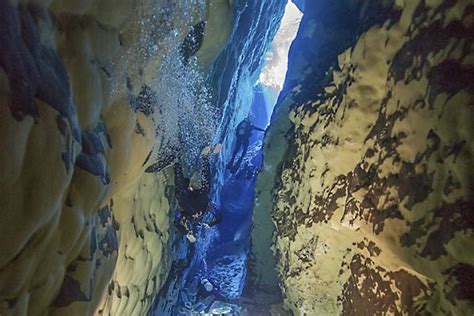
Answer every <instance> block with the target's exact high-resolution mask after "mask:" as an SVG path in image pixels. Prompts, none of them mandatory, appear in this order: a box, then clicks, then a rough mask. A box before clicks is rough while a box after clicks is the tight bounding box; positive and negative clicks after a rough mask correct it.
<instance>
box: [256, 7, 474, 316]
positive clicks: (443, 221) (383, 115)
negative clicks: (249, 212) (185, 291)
mask: <svg viewBox="0 0 474 316" xmlns="http://www.w3.org/2000/svg"><path fill="white" fill-rule="evenodd" d="M299 4H300V7H303V3H302V2H301V1H299ZM473 23H474V5H473V3H472V1H465V0H451V1H439V0H429V1H422V0H413V1H412V0H410V1H404V0H396V1H370V0H369V1H354V0H338V1H331V2H328V1H319V0H316V1H305V3H304V16H303V20H302V23H301V26H300V30H299V32H298V35H297V38H296V40H295V41H294V43H293V46H292V48H291V50H290V63H289V73H288V75H287V80H286V83H285V87H284V90H283V93H282V94H281V95H280V98H279V100H278V104H277V106H276V109H275V113H274V114H273V117H272V124H271V127H270V130H269V131H268V132H267V135H266V138H265V165H264V168H263V170H262V172H261V174H260V175H259V178H258V181H257V189H256V190H257V198H256V201H255V209H254V221H255V228H254V231H253V240H254V243H256V242H258V241H259V240H263V239H265V238H267V239H268V240H272V239H271V237H273V243H272V244H271V245H270V244H269V245H268V247H267V249H264V250H262V249H261V247H260V248H257V249H255V248H254V250H253V254H252V255H253V257H256V258H260V260H259V261H258V262H257V265H256V267H254V273H260V275H261V276H262V277H264V276H265V269H269V268H270V267H269V266H268V265H265V262H268V260H267V259H266V258H268V255H269V253H270V249H273V251H274V253H275V255H276V259H277V262H278V264H277V271H278V275H279V278H280V286H281V288H282V291H283V295H284V300H285V305H286V307H287V308H289V309H291V310H292V311H293V312H294V313H295V314H296V315H323V314H324V315H334V314H344V315H385V314H387V313H388V314H393V315H401V314H410V315H415V314H416V315H420V314H421V315H424V314H434V315H439V314H443V315H468V314H472V313H473V311H474V306H473V304H474V286H473V284H474V255H473V253H472V251H471V249H472V247H473V245H474V237H473V236H474V234H473V229H474V216H473V214H472V212H473V209H474V203H473V176H474V168H473V167H472V166H473V160H472V156H473V150H474V142H473V140H472V139H473V134H474V125H473V124H472V122H473V119H474V108H473V97H472V94H473V82H474V73H473V72H474V69H473V63H474V55H473V46H472V45H473V33H472V29H473ZM270 219H271V220H272V222H273V224H274V232H273V236H271V234H272V233H271V232H270V233H269V232H266V231H265V229H266V228H265V227H268V225H267V224H266V222H268V221H269V220H270Z"/></svg>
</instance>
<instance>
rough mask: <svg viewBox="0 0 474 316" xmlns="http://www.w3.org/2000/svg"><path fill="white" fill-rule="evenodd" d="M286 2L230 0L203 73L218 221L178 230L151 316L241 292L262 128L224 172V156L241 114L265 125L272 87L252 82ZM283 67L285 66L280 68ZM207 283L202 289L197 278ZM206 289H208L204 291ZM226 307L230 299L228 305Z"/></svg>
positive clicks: (190, 310) (217, 302)
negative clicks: (231, 7) (231, 17)
mask: <svg viewBox="0 0 474 316" xmlns="http://www.w3.org/2000/svg"><path fill="white" fill-rule="evenodd" d="M286 3H287V1H286V0H281V1H273V2H271V3H268V2H264V1H250V0H237V1H236V15H235V21H234V29H233V32H232V34H231V39H230V40H229V45H228V46H227V47H226V48H225V49H224V51H223V52H222V54H221V56H220V57H219V58H218V60H217V61H216V63H215V66H214V70H213V73H212V74H211V76H210V82H211V86H212V87H213V88H214V89H215V91H214V102H215V104H216V107H218V108H219V109H220V113H221V116H220V118H219V120H218V123H217V126H218V130H217V134H216V137H215V139H214V142H215V143H221V144H222V150H221V152H220V153H219V154H218V155H217V156H215V157H213V158H212V159H211V163H212V167H213V168H212V169H213V178H212V186H211V193H210V199H211V200H212V201H214V202H215V203H216V205H217V206H218V211H217V212H218V213H219V214H220V215H221V216H222V220H221V222H220V223H219V224H218V225H216V226H213V227H210V228H206V227H204V226H203V225H197V226H196V227H195V230H194V235H195V237H196V239H197V240H196V243H194V244H190V243H189V242H188V241H187V240H186V238H185V237H184V236H181V239H179V240H177V241H175V246H174V247H175V250H176V251H177V253H176V254H175V262H174V264H173V268H172V271H171V273H170V277H169V279H168V282H167V284H166V285H165V288H164V289H163V290H162V293H161V296H160V299H159V303H158V306H157V309H156V310H155V314H156V315H193V314H199V313H201V312H202V311H204V310H210V309H215V310H221V311H224V310H226V309H228V308H230V307H229V306H226V305H225V304H223V303H222V302H227V303H232V302H234V300H235V299H238V298H239V297H240V296H241V294H242V291H243V287H244V282H245V278H246V274H247V258H248V252H249V247H250V240H249V239H250V233H251V224H252V208H253V202H254V198H255V193H254V186H255V181H256V176H257V174H258V171H259V170H260V168H261V167H262V161H263V156H262V140H263V137H264V133H263V132H259V131H254V132H253V133H252V136H251V138H250V141H249V144H250V145H249V149H248V151H247V154H246V155H245V158H244V159H243V161H242V163H241V165H240V168H238V170H237V171H236V172H235V173H231V172H230V171H229V170H228V169H227V168H226V165H227V163H228V162H229V161H230V160H231V156H232V153H233V150H234V145H235V138H236V137H235V128H236V126H237V125H238V123H239V122H240V121H241V120H243V119H244V118H245V117H247V116H249V117H250V119H251V121H252V124H253V125H254V126H257V127H260V128H266V127H267V126H268V125H269V122H270V117H271V113H272V111H273V106H274V104H275V102H276V98H277V96H278V92H279V91H276V90H275V89H274V88H273V87H269V86H265V85H263V84H259V83H258V82H259V77H260V74H261V71H262V68H263V66H264V59H265V53H266V51H267V50H268V49H269V47H270V44H271V41H272V39H273V37H274V35H275V33H276V30H277V29H278V26H279V23H280V20H281V18H282V15H283V8H284V7H285V5H286ZM285 71H286V68H285ZM207 282H209V283H210V284H212V286H211V287H212V289H211V287H209V286H208V288H207V289H206V288H205V286H204V284H207ZM209 289H210V290H209ZM231 308H232V309H233V310H234V311H235V310H237V309H238V307H237V306H233V307H231Z"/></svg>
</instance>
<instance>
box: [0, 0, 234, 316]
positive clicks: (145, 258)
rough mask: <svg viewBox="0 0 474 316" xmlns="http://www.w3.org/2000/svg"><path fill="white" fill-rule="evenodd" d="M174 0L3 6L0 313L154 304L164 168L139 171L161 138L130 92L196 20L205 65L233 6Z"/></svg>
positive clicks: (163, 252) (166, 229)
mask: <svg viewBox="0 0 474 316" xmlns="http://www.w3.org/2000/svg"><path fill="white" fill-rule="evenodd" d="M183 6H184V2H183V3H180V4H176V3H175V4H170V3H169V1H160V0H146V1H140V2H139V3H138V2H137V1H129V0H120V1H116V0H106V1H87V0H86V1H69V0H65V1H62V0H57V1H42V0H40V1H21V2H20V3H18V1H8V0H2V1H0V148H1V150H2V152H1V153H0V190H1V192H2V194H1V196H0V232H1V234H2V237H1V238H0V315H44V314H50V315H87V314H92V313H94V312H99V313H102V314H106V315H108V314H109V313H111V314H114V315H143V314H145V313H146V312H147V310H148V309H149V308H150V306H151V304H152V301H153V299H154V297H155V296H156V294H157V293H158V291H159V289H160V288H161V286H162V285H163V283H164V281H165V279H166V276H167V273H168V271H169V265H170V259H171V256H170V255H169V254H168V252H169V251H170V247H169V242H170V239H171V238H172V236H171V231H170V225H169V221H170V214H171V213H170V202H169V200H168V197H169V194H168V191H170V190H168V189H167V188H168V186H170V185H173V177H172V173H170V172H169V171H166V170H162V171H160V172H154V173H145V170H146V169H147V168H148V167H149V166H150V165H152V164H153V163H155V161H156V160H157V159H158V158H159V157H157V153H156V148H158V147H159V143H158V140H159V137H158V136H159V135H156V126H155V124H154V123H155V122H154V120H153V119H152V116H153V113H152V112H153V111H150V109H149V108H147V107H146V106H145V105H146V104H144V103H143V102H141V100H140V98H139V95H140V92H141V91H142V90H143V89H144V88H145V87H147V89H153V87H154V83H155V82H156V78H155V76H156V74H157V73H158V69H159V67H160V61H161V60H162V57H163V56H164V55H166V54H173V53H175V51H173V50H172V48H173V47H176V46H179V43H180V41H182V40H183V39H184V38H185V36H186V34H187V33H188V31H189V28H190V27H191V26H192V25H195V24H197V23H199V22H201V21H206V25H207V26H208V28H207V27H206V29H205V30H204V36H203V39H202V40H203V43H202V46H203V49H201V50H199V51H198V53H199V54H200V55H201V56H203V57H202V60H200V62H201V63H202V64H203V66H207V64H209V63H211V62H212V60H213V58H215V56H216V55H217V54H218V53H219V51H220V48H221V47H222V45H224V43H225V39H226V36H227V32H228V29H229V28H230V26H229V24H230V23H231V22H232V18H231V13H230V9H229V8H230V4H229V2H228V1H224V0H210V1H207V3H206V1H199V0H196V1H189V2H186V7H183ZM183 14H186V16H185V17H183ZM176 58H179V56H176ZM150 87H151V88H150ZM155 116H156V115H155Z"/></svg>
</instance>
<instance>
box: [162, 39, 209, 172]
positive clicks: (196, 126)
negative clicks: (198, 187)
mask: <svg viewBox="0 0 474 316" xmlns="http://www.w3.org/2000/svg"><path fill="white" fill-rule="evenodd" d="M179 54H180V50H179V47H175V48H173V50H172V53H171V54H169V55H167V56H165V57H164V58H163V60H162V63H161V67H160V72H159V74H158V76H157V82H156V85H155V86H154V89H156V92H157V100H156V101H157V106H158V108H157V109H158V111H156V110H155V112H154V115H153V119H154V122H155V124H156V129H157V135H158V136H159V137H160V141H159V144H160V145H159V148H158V149H159V151H158V152H159V154H160V155H164V156H172V155H178V156H179V159H180V162H181V164H182V168H183V172H184V174H185V176H187V177H190V176H191V175H192V172H193V171H195V170H199V169H200V167H201V166H199V162H200V159H199V157H200V155H201V151H202V150H203V148H204V147H206V146H209V145H210V144H211V142H212V139H213V138H214V135H215V131H216V121H217V110H216V107H215V105H214V104H213V102H212V97H211V92H210V89H209V87H208V84H207V81H206V78H205V76H204V75H203V74H202V72H201V71H200V70H199V66H198V65H197V62H196V59H195V58H191V59H190V60H189V63H187V64H184V63H183V61H182V59H181V58H179Z"/></svg>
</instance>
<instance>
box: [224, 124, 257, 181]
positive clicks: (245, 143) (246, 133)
mask: <svg viewBox="0 0 474 316" xmlns="http://www.w3.org/2000/svg"><path fill="white" fill-rule="evenodd" d="M253 130H257V131H262V132H265V130H264V129H262V128H259V127H256V126H253V125H252V123H251V122H250V119H249V118H248V117H246V118H245V119H244V120H243V121H242V122H240V123H239V125H237V128H236V130H235V137H236V142H235V148H234V152H233V154H232V159H231V160H230V161H229V163H228V164H227V169H229V170H230V172H232V173H236V172H237V170H239V167H240V164H241V163H242V160H243V159H244V157H245V154H246V153H247V150H248V148H249V140H250V136H252V131H253ZM240 148H242V154H241V155H240V158H239V159H238V160H237V162H235V157H236V156H237V153H238V152H239V150H240Z"/></svg>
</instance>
